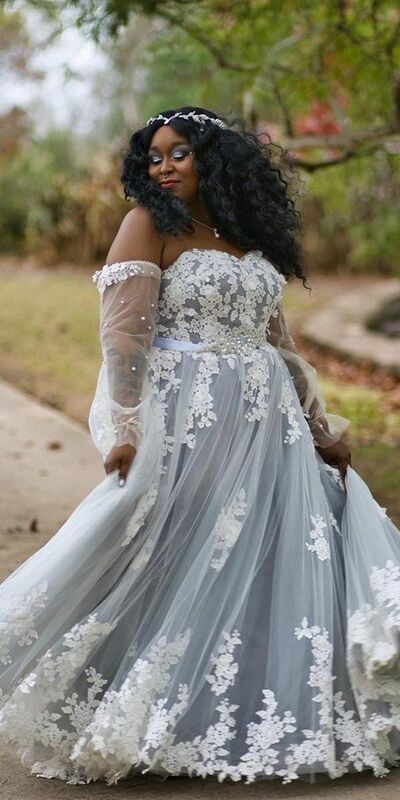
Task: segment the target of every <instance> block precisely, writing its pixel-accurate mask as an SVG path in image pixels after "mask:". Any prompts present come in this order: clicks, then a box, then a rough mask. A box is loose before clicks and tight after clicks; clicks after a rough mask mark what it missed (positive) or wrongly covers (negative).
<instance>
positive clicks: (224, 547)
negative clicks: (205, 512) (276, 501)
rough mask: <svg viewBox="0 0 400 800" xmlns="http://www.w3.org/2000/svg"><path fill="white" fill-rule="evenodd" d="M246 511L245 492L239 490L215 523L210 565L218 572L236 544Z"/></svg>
mask: <svg viewBox="0 0 400 800" xmlns="http://www.w3.org/2000/svg"><path fill="white" fill-rule="evenodd" d="M246 509H247V502H246V491H245V489H243V488H242V489H239V491H238V492H236V494H235V496H234V498H233V500H232V502H231V503H230V504H229V505H228V506H224V507H223V508H222V509H221V511H220V513H219V515H218V518H217V521H216V523H215V526H214V529H213V532H212V536H213V537H214V547H213V558H212V559H211V562H210V565H211V567H212V568H213V569H215V570H217V572H219V571H220V570H221V569H222V567H223V566H224V564H225V562H226V560H227V558H228V556H229V553H230V552H231V550H232V547H233V546H234V544H235V543H236V541H237V539H238V537H239V535H240V532H241V530H242V527H243V520H240V519H239V518H240V517H245V515H246Z"/></svg>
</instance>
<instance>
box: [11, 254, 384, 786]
mask: <svg viewBox="0 0 400 800" xmlns="http://www.w3.org/2000/svg"><path fill="white" fill-rule="evenodd" d="M95 280H96V282H97V285H98V288H99V290H100V292H101V297H102V314H101V328H100V335H101V342H102V347H103V355H104V362H103V364H102V366H101V369H100V374H99V380H98V385H97V389H96V395H95V398H94V401H93V405H92V409H91V414H90V428H91V432H92V435H93V438H94V440H95V443H96V445H97V447H98V448H99V450H100V451H101V453H102V454H103V455H104V456H105V455H106V454H107V453H108V451H109V449H110V448H111V446H112V445H113V444H114V443H117V444H122V443H125V442H130V443H131V444H134V445H135V446H136V447H137V454H136V457H135V459H134V462H133V465H132V468H131V470H130V472H129V474H128V479H127V482H126V484H125V486H124V487H122V488H121V487H120V486H119V485H118V474H117V472H114V473H112V474H110V475H108V476H107V477H105V479H104V480H103V482H102V483H101V484H100V485H99V486H97V487H96V488H95V489H94V490H93V491H92V492H91V494H90V495H89V496H88V497H86V498H85V499H84V500H83V502H82V503H81V504H80V505H79V506H78V508H77V509H76V510H75V511H74V512H73V514H72V515H71V517H70V518H69V519H68V520H67V522H66V523H65V524H64V525H63V526H62V528H61V529H60V530H59V531H58V532H57V533H56V535H55V536H53V538H52V539H51V540H50V541H49V542H48V543H47V544H46V545H45V546H44V547H42V548H41V549H40V550H39V551H38V552H37V553H35V554H34V555H33V556H32V557H31V558H29V559H28V560H27V561H26V562H25V563H24V564H22V565H21V566H20V567H19V568H18V569H17V570H16V571H15V572H14V573H13V574H12V575H11V576H10V577H9V578H8V579H7V580H6V581H5V582H4V583H3V584H2V585H1V586H0V737H3V739H4V741H6V742H11V743H13V744H14V745H16V746H17V748H18V751H19V753H20V756H21V759H22V760H23V763H24V764H25V765H27V766H29V767H30V768H31V770H32V772H33V773H34V774H36V775H38V776H43V777H47V778H51V777H57V778H60V779H62V780H64V781H67V782H69V783H78V782H89V781H92V780H101V781H106V782H107V783H109V784H112V783H116V782H117V781H118V780H120V779H121V778H123V777H126V776H132V775H135V774H137V773H145V774H150V775H154V776H158V777H159V779H163V778H165V777H167V776H168V775H180V774H183V775H191V776H202V777H206V776H208V775H213V776H217V778H218V780H220V781H222V780H224V779H231V780H234V781H238V780H243V781H245V782H246V783H250V782H253V781H255V780H260V779H266V778H278V779H279V780H280V781H283V782H285V783H286V782H289V781H292V780H294V779H296V778H299V777H301V778H306V779H310V780H311V779H313V777H315V776H316V775H317V773H325V774H327V775H329V776H330V777H331V778H336V777H339V776H340V775H342V774H343V773H346V772H354V771H361V770H368V769H372V770H373V772H374V774H375V775H376V776H382V775H385V774H386V773H387V770H388V767H389V766H391V765H394V764H396V763H397V759H398V753H399V749H400V658H399V628H400V568H399V564H400V537H399V531H398V530H397V529H396V528H395V526H394V525H393V523H392V522H391V521H390V519H389V518H388V517H387V515H386V512H385V510H384V509H382V508H381V507H380V506H379V505H378V504H377V503H376V502H375V500H374V499H373V497H372V496H371V494H370V492H369V490H368V488H367V486H366V485H365V483H364V482H363V481H362V479H361V478H360V477H359V476H358V475H357V473H356V472H355V471H354V470H353V469H351V468H349V469H348V471H347V476H346V482H345V483H346V485H345V487H344V486H343V485H342V482H341V479H340V475H339V473H338V470H337V469H335V468H332V467H329V466H327V465H326V464H325V463H324V462H323V461H322V459H321V457H320V456H319V455H318V452H317V450H316V449H315V444H320V445H324V444H325V445H326V444H328V443H330V442H333V441H336V440H337V439H338V438H339V437H340V435H341V433H342V432H343V430H344V429H345V428H346V427H347V423H346V421H344V420H342V419H341V418H338V417H332V416H331V415H328V414H326V412H325V409H324V403H323V398H322V396H321V394H320V392H319V389H318V385H317V382H316V380H315V372H314V370H312V368H311V367H310V366H309V365H307V364H306V362H305V361H304V360H303V359H302V358H301V356H300V355H299V354H297V353H296V349H295V346H294V342H293V340H292V339H291V338H290V335H289V334H288V332H287V329H286V327H285V323H284V318H283V314H282V310H281V296H282V290H283V284H284V283H285V280H284V278H283V277H282V276H281V275H280V274H279V273H278V272H277V271H276V269H275V268H274V267H273V266H272V265H271V264H270V263H269V262H268V261H267V260H266V259H265V258H264V257H263V256H262V254H261V253H260V252H259V251H253V252H249V253H247V254H246V255H245V256H243V257H242V258H237V257H235V256H232V255H230V254H228V253H222V252H220V251H218V250H202V249H195V248H193V249H191V250H188V251H186V252H184V253H183V254H182V255H181V256H180V257H179V258H178V259H177V260H176V261H175V262H174V263H173V264H172V266H171V267H170V268H169V269H168V270H166V271H164V272H162V273H161V271H160V269H159V268H158V267H157V266H156V265H155V264H152V263H150V262H140V261H132V262H123V263H121V264H113V265H111V266H106V267H104V268H103V270H102V271H99V272H98V273H96V275H95Z"/></svg>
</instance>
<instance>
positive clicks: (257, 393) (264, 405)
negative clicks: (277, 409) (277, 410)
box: [244, 349, 270, 422]
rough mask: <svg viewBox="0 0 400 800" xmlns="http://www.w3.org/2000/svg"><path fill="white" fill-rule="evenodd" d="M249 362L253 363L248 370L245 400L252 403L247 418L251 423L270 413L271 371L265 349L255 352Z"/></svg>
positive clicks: (246, 414)
mask: <svg viewBox="0 0 400 800" xmlns="http://www.w3.org/2000/svg"><path fill="white" fill-rule="evenodd" d="M249 360H250V361H251V363H250V364H249V366H248V367H247V369H246V386H245V391H244V398H245V400H247V401H248V403H250V408H249V409H248V410H247V411H246V413H245V417H246V419H247V420H248V421H249V422H254V421H255V420H260V419H262V418H263V417H266V416H267V413H268V401H269V395H270V387H269V381H270V370H269V366H268V363H267V355H266V351H265V349H263V350H261V351H260V350H254V351H253V356H252V358H251V359H249Z"/></svg>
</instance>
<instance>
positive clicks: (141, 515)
mask: <svg viewBox="0 0 400 800" xmlns="http://www.w3.org/2000/svg"><path fill="white" fill-rule="evenodd" d="M157 496H158V489H157V487H156V486H150V488H149V489H147V491H146V492H145V493H144V494H143V495H142V496H141V497H140V498H139V500H138V503H137V506H136V509H135V513H134V514H133V515H132V517H131V519H130V520H129V523H128V527H127V529H126V536H125V539H124V540H123V541H122V542H121V546H122V547H125V546H126V545H127V544H129V543H130V542H131V541H132V539H134V537H135V536H136V534H137V533H138V531H139V530H140V528H141V527H142V525H143V524H144V522H145V520H146V517H147V516H148V514H149V511H150V509H151V508H152V507H153V506H154V503H155V501H156V499H157Z"/></svg>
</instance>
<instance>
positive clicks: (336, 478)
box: [324, 461, 345, 491]
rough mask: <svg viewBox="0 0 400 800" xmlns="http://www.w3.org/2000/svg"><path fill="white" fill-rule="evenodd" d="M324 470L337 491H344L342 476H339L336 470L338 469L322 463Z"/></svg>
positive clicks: (338, 471)
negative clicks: (336, 487)
mask: <svg viewBox="0 0 400 800" xmlns="http://www.w3.org/2000/svg"><path fill="white" fill-rule="evenodd" d="M324 469H325V471H326V472H327V473H328V475H330V477H331V478H332V479H333V480H334V481H335V483H336V486H338V487H339V489H342V490H343V491H345V486H344V483H343V480H342V476H341V474H340V470H339V469H338V467H333V466H332V465H331V464H327V463H326V462H325V461H324Z"/></svg>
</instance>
